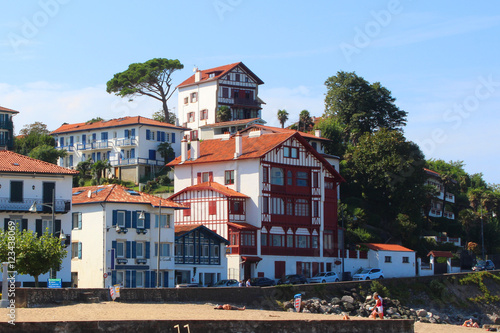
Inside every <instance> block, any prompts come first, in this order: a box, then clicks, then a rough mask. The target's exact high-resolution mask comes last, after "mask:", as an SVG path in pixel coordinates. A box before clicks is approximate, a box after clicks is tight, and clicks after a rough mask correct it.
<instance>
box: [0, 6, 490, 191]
mask: <svg viewBox="0 0 500 333" xmlns="http://www.w3.org/2000/svg"><path fill="white" fill-rule="evenodd" d="M0 6H1V10H0V60H1V61H0V105H1V106H4V107H8V108H12V109H15V110H18V111H20V113H19V114H18V115H17V116H16V117H15V118H14V125H15V128H16V131H19V130H20V129H21V128H22V127H23V126H24V125H26V124H30V123H33V122H35V121H41V122H43V123H45V124H47V125H48V127H49V129H50V130H54V129H56V128H57V127H59V126H60V125H61V124H62V123H64V122H68V123H75V122H83V121H87V120H89V119H92V118H94V117H98V116H100V117H102V118H104V119H111V118H117V117H121V116H127V115H129V116H132V115H142V116H146V117H151V115H152V114H153V113H154V112H155V111H157V110H159V109H160V108H161V105H160V104H159V103H158V102H156V101H154V100H150V99H147V98H137V99H135V100H134V101H133V102H128V101H127V99H121V98H119V97H116V96H114V95H109V94H107V93H106V89H105V85H106V82H107V81H108V80H109V79H111V78H112V76H113V74H115V73H117V72H121V71H123V70H125V69H127V67H128V65H129V64H130V63H134V62H144V61H146V60H149V59H152V58H159V57H162V58H170V59H179V60H180V61H181V63H183V64H184V66H185V67H184V69H183V70H182V71H179V72H177V73H175V74H174V78H173V79H174V84H175V85H177V84H179V83H180V82H182V81H183V80H184V79H185V78H187V77H188V76H190V75H191V74H192V69H193V67H194V66H197V67H199V68H200V69H206V68H211V67H216V66H220V65H224V64H228V63H233V62H238V61H243V62H244V63H245V64H246V65H247V66H248V67H249V68H250V69H251V70H252V71H253V72H254V73H256V74H257V75H258V76H259V77H260V78H261V79H262V80H263V81H264V82H265V84H264V85H262V86H261V87H260V90H259V96H260V97H261V99H263V100H264V101H265V102H266V105H265V106H264V108H263V118H264V119H265V120H266V121H267V122H268V124H269V125H272V126H279V123H278V121H277V119H276V112H277V110H278V109H283V108H284V109H286V110H287V111H288V112H289V113H290V122H292V121H296V120H297V119H298V114H299V112H300V111H301V110H303V109H307V110H309V112H310V113H311V115H314V116H321V115H322V114H323V111H324V94H325V92H326V89H325V86H324V82H325V80H326V79H327V78H328V77H329V76H332V75H335V74H336V73H337V71H355V72H356V73H357V74H358V75H360V76H362V77H364V78H365V79H366V80H368V81H370V82H376V81H379V82H381V83H382V85H384V86H385V87H386V88H388V89H389V90H391V92H392V94H393V96H394V97H395V98H396V99H397V100H396V104H397V105H398V106H399V107H400V108H401V109H403V110H405V111H407V112H408V113H409V115H408V125H407V126H406V128H405V135H406V137H407V138H408V139H409V140H412V141H414V142H416V143H418V144H419V145H420V147H421V149H422V151H423V152H424V154H425V156H426V158H440V159H444V160H446V161H450V160H454V161H456V160H462V161H464V163H465V165H466V166H465V169H466V171H467V172H469V173H477V172H483V174H484V178H485V180H486V181H487V182H490V183H500V174H499V173H498V171H497V170H498V165H499V164H500V163H499V162H500V156H499V154H498V152H499V151H500V149H499V148H500V130H499V129H498V127H499V123H500V122H499V119H500V116H499V114H498V112H499V111H500V110H499V109H500V67H499V62H500V57H499V54H500V50H499V45H500V43H499V40H500V11H499V9H500V4H499V3H498V2H496V1H483V2H477V3H474V5H473V6H471V5H470V3H469V2H461V1H438V2H437V1H432V2H431V1H410V0H391V1H314V2H306V1H293V0H289V1H264V0H252V1H250V0H207V1H189V0H186V1H168V0H164V1H142V2H138V1H137V2H132V1H111V0H110V1H99V2H98V1H86V2H82V1H75V0H40V1H23V2H17V1H16V2H14V1H2V3H1V5H0ZM176 106H177V94H174V96H173V97H172V99H171V100H170V101H169V107H176Z"/></svg>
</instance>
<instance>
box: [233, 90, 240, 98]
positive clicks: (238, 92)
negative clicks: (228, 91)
mask: <svg viewBox="0 0 500 333" xmlns="http://www.w3.org/2000/svg"><path fill="white" fill-rule="evenodd" d="M233 97H234V98H238V97H240V90H239V89H233Z"/></svg>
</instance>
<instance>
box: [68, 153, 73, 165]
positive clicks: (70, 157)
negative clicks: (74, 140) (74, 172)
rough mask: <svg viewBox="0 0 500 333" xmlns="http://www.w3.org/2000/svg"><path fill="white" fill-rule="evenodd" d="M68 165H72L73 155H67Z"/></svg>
mask: <svg viewBox="0 0 500 333" xmlns="http://www.w3.org/2000/svg"><path fill="white" fill-rule="evenodd" d="M69 166H70V167H72V166H73V155H69Z"/></svg>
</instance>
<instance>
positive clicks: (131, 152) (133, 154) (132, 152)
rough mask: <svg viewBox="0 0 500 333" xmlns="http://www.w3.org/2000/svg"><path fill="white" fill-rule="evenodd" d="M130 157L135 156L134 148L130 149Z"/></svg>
mask: <svg viewBox="0 0 500 333" xmlns="http://www.w3.org/2000/svg"><path fill="white" fill-rule="evenodd" d="M130 158H135V148H132V149H130Z"/></svg>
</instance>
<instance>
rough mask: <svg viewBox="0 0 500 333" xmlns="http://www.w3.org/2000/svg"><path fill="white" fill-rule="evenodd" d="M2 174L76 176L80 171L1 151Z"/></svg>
mask: <svg viewBox="0 0 500 333" xmlns="http://www.w3.org/2000/svg"><path fill="white" fill-rule="evenodd" d="M0 172H8V173H10V172H15V173H35V174H39V173H41V174H57V175H76V174H78V171H76V170H71V169H67V168H63V167H60V166H57V165H55V164H52V163H48V162H44V161H40V160H36V159H34V158H31V157H28V156H24V155H20V154H17V153H14V152H13V151H10V150H0Z"/></svg>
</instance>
